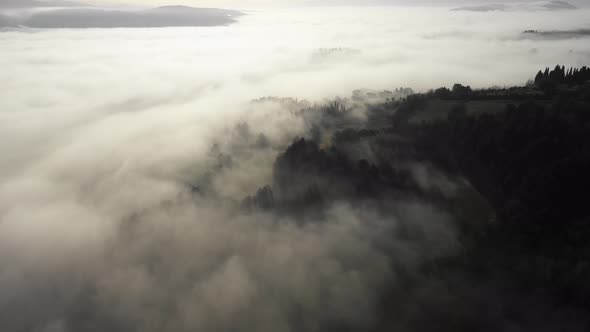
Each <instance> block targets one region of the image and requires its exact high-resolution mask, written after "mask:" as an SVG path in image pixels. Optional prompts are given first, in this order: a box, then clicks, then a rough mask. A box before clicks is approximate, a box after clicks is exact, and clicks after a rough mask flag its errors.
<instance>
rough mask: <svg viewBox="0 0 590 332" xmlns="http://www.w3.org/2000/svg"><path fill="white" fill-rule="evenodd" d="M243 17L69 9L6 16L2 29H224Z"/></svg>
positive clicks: (217, 12)
mask: <svg viewBox="0 0 590 332" xmlns="http://www.w3.org/2000/svg"><path fill="white" fill-rule="evenodd" d="M241 15H243V13H242V12H239V11H236V10H227V9H218V8H195V7H188V6H163V7H156V8H152V9H144V10H122V9H107V8H100V7H68V8H58V9H51V10H45V11H36V12H32V13H31V14H30V15H25V16H22V17H15V16H9V15H4V16H2V17H1V19H0V27H15V26H25V27H30V28H47V29H50V28H75V29H82V28H156V27H198V26H221V25H228V24H232V23H234V22H236V18H237V17H239V16H241Z"/></svg>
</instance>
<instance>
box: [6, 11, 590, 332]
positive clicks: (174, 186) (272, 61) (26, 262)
mask: <svg viewBox="0 0 590 332" xmlns="http://www.w3.org/2000/svg"><path fill="white" fill-rule="evenodd" d="M587 14H588V13H587V12H586V11H583V10H580V11H575V12H573V13H568V14H565V13H551V14H550V13H546V12H538V13H518V14H513V13H485V14H482V13H458V12H450V11H449V10H448V9H446V8H445V9H441V10H436V9H424V8H420V9H399V8H391V9H354V10H353V9H339V10H335V9H329V10H323V9H306V10H299V11H273V12H264V11H262V12H251V13H249V15H246V16H244V17H243V18H241V19H240V22H239V23H237V24H234V25H231V26H224V27H206V28H170V29H88V30H67V29H63V30H62V29H58V30H42V29H12V30H5V31H3V32H1V33H0V43H1V44H2V51H3V55H2V57H0V65H1V67H2V68H3V70H2V71H0V80H1V81H2V82H4V85H3V88H2V89H0V133H2V134H1V135H2V140H0V154H1V155H2V158H1V160H0V262H2V264H1V265H0V322H1V323H0V330H6V331H19V330H26V331H68V332H69V331H72V332H73V331H76V332H78V331H130V330H141V331H195V330H202V331H228V330H246V331H267V330H268V331H302V330H316V331H317V330H320V329H325V330H328V329H334V330H337V329H339V328H340V327H342V326H345V327H347V328H356V329H358V330H366V328H367V327H368V326H371V324H372V323H373V321H374V318H375V315H376V309H375V308H376V306H377V304H378V302H379V300H380V298H379V296H380V294H381V292H382V290H383V289H385V287H386V284H387V287H391V284H392V283H393V284H395V283H396V280H397V279H396V276H397V273H399V271H414V269H415V268H416V266H417V265H418V264H419V263H420V262H422V261H424V260H426V259H429V258H433V257H438V256H440V255H446V254H449V253H452V252H453V251H454V250H456V238H455V235H454V234H455V229H454V227H455V226H454V225H453V221H452V219H451V218H450V217H449V216H448V215H447V214H445V213H444V212H442V211H439V210H437V209H436V208H435V207H432V206H429V205H427V204H423V203H422V202H405V201H399V202H395V203H394V204H392V211H393V212H392V213H391V214H388V215H382V214H380V213H378V211H374V210H372V209H369V208H367V209H358V208H356V207H354V206H352V205H350V204H347V203H346V202H342V203H339V204H333V205H330V206H329V207H327V208H326V209H325V211H324V212H325V213H324V215H323V216H322V217H318V220H313V219H312V220H306V221H305V222H302V221H301V220H297V218H295V217H289V216H279V215H276V214H273V213H270V212H252V213H244V211H243V210H242V209H241V208H240V201H241V200H242V199H243V198H244V197H246V196H247V195H251V194H252V193H254V192H255V191H256V190H257V188H259V187H261V186H264V185H267V184H270V183H271V182H272V175H273V163H274V160H275V158H276V156H277V155H278V154H279V153H280V152H281V151H283V150H284V148H285V147H286V146H287V145H288V144H289V143H290V142H291V141H292V139H293V138H295V137H296V136H301V135H305V134H306V133H307V131H308V129H309V128H308V127H307V124H306V123H305V122H304V121H303V119H302V118H301V117H298V116H296V114H294V112H292V109H291V108H290V107H288V106H285V105H283V104H280V103H278V104H277V103H251V102H250V101H251V100H252V99H255V98H259V97H263V96H268V95H271V96H272V95H276V96H292V97H294V98H299V99H308V100H310V101H311V102H314V101H321V100H323V99H324V98H326V97H334V96H336V95H341V96H344V95H349V94H350V91H352V90H353V89H357V88H363V87H366V88H370V89H377V90H380V89H393V88H396V87H400V86H410V87H412V88H414V89H415V90H418V91H423V90H426V89H429V88H435V87H438V86H441V85H447V86H449V85H451V84H453V83H455V82H458V81H460V82H462V83H464V84H470V85H472V86H488V85H493V84H500V85H504V84H506V85H510V84H521V83H523V82H525V81H526V80H527V79H528V78H530V75H531V73H534V72H536V71H537V70H538V69H539V68H542V67H545V66H547V65H550V64H555V63H557V62H559V63H562V64H565V65H568V66H569V65H574V66H576V65H581V64H586V63H587V62H588V60H590V46H589V45H586V44H581V43H577V42H572V41H569V40H557V41H554V40H521V39H520V38H518V36H519V35H520V33H521V32H522V31H523V30H525V29H527V28H535V29H544V30H545V29H547V30H550V29H560V30H563V29H573V28H579V27H580V26H582V25H583V24H585V19H586V18H587ZM483 15H489V16H483ZM482 18H486V19H482ZM548 18H552V19H551V20H549V19H548ZM532 50H535V52H532ZM297 102H298V101H295V102H294V103H295V104H297ZM362 115H363V114H362V113H361V114H359V116H358V118H359V121H362V120H363V117H362ZM243 123H247V124H248V128H249V130H250V131H251V132H252V133H253V135H258V134H264V137H266V140H267V142H265V143H266V144H258V145H256V144H251V142H249V141H246V140H244V139H243V137H241V136H240V129H239V128H243V127H239V126H238V127H236V126H237V125H238V124H243ZM236 128H238V129H236ZM228 156H229V157H230V159H228ZM220 164H221V166H220ZM225 164H231V165H232V166H231V167H222V166H223V165H225ZM424 172H425V171H424V170H421V169H417V173H424ZM431 182H432V183H434V182H435V181H429V182H428V183H427V184H425V186H426V185H428V186H430V185H431ZM201 191H207V195H202V194H200V193H199V192H201ZM400 230H405V231H406V232H407V231H408V230H410V231H412V232H414V233H416V234H419V235H420V236H417V237H415V238H413V239H412V240H408V238H407V237H404V236H401V235H400V234H401V233H403V232H401V231H400Z"/></svg>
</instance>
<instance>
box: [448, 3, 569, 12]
mask: <svg viewBox="0 0 590 332" xmlns="http://www.w3.org/2000/svg"><path fill="white" fill-rule="evenodd" d="M575 9H578V7H576V6H574V5H572V4H571V3H569V2H566V1H548V2H530V3H516V4H504V3H493V4H483V5H469V6H462V7H457V8H453V9H451V10H452V11H472V12H491V11H518V10H550V11H552V10H575Z"/></svg>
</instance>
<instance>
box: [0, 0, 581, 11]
mask: <svg viewBox="0 0 590 332" xmlns="http://www.w3.org/2000/svg"><path fill="white" fill-rule="evenodd" d="M41 1H43V0H41ZM47 1H51V0H47ZM3 2H5V3H9V2H10V3H15V2H17V3H18V2H23V1H20V0H0V5H2V3H3ZM24 2H28V0H24ZM77 2H86V3H94V4H99V5H115V6H120V5H133V6H147V7H153V6H162V5H188V6H195V7H224V8H237V9H239V8H260V7H263V8H264V7H283V6H287V7H290V6H296V7H297V6H333V5H344V6H346V5H355V6H356V5H361V6H367V5H404V6H422V5H428V6H448V5H476V4H486V3H487V4H489V3H522V2H540V1H538V0H498V1H495V0H414V1H410V0H86V1H84V0H82V1H77ZM541 2H542V1H541ZM568 2H570V3H572V4H575V5H577V6H586V5H588V4H587V2H586V1H584V0H571V1H568Z"/></svg>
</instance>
